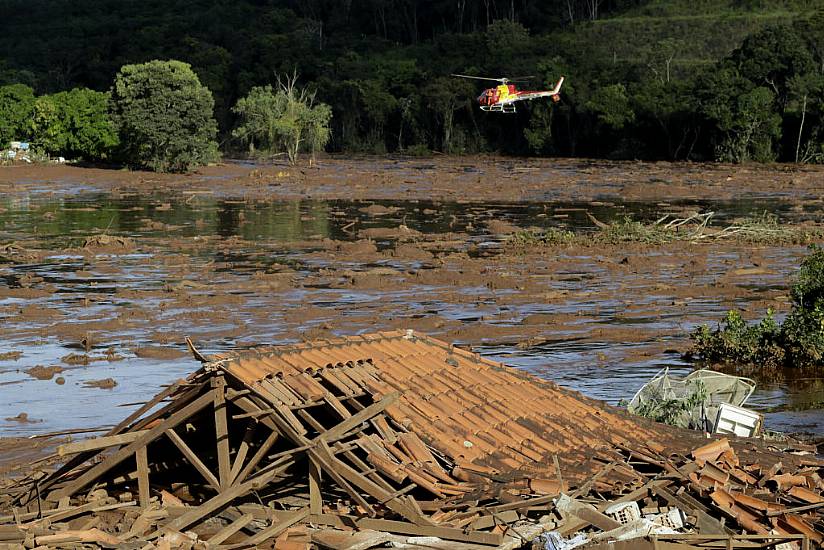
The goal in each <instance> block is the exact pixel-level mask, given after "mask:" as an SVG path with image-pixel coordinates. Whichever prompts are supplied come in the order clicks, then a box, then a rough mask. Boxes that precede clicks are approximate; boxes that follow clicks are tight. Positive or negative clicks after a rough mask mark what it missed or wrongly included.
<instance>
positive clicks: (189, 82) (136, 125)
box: [110, 60, 218, 172]
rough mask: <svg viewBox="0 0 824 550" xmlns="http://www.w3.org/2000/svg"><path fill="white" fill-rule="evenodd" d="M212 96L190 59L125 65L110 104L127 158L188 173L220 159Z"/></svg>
mask: <svg viewBox="0 0 824 550" xmlns="http://www.w3.org/2000/svg"><path fill="white" fill-rule="evenodd" d="M214 106H215V103H214V100H213V99H212V93H211V92H210V91H209V89H208V88H206V87H205V86H203V85H202V84H201V83H200V80H199V79H198V77H197V75H196V74H195V73H194V72H193V71H192V68H191V67H190V66H189V64H188V63H183V62H181V61H158V60H155V61H150V62H148V63H142V64H139V65H124V66H123V67H122V68H121V69H120V71H119V72H118V73H117V76H116V77H115V80H114V85H113V86H112V90H111V99H110V108H111V113H112V119H113V121H114V123H115V126H116V127H117V130H118V134H119V137H120V142H121V146H122V152H123V154H124V158H125V160H126V161H127V162H128V163H130V164H133V165H135V166H140V167H145V168H150V169H152V170H156V171H159V172H167V171H169V172H185V171H189V170H192V169H193V168H196V167H197V166H202V165H204V164H207V163H209V162H211V161H213V160H216V159H217V158H218V152H217V143H216V142H215V137H216V135H217V123H216V122H215V119H214Z"/></svg>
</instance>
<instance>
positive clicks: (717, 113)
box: [698, 64, 781, 162]
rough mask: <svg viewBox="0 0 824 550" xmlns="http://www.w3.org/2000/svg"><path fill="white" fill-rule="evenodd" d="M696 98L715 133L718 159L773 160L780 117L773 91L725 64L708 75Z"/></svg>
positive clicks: (779, 128) (739, 160) (779, 132)
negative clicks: (699, 100) (698, 99)
mask: <svg viewBox="0 0 824 550" xmlns="http://www.w3.org/2000/svg"><path fill="white" fill-rule="evenodd" d="M698 95H699V98H700V99H701V102H700V103H701V112H702V113H703V114H704V116H706V117H707V119H709V121H710V122H711V123H712V125H713V126H714V131H715V133H716V134H717V136H716V144H715V153H716V157H717V159H718V160H722V161H729V162H746V161H748V160H756V161H759V162H766V161H771V160H774V159H775V155H776V153H775V149H774V143H775V142H777V141H778V139H779V138H780V137H781V116H780V115H779V114H778V112H777V109H776V105H775V94H774V93H773V91H772V90H770V89H768V88H766V87H764V86H757V87H756V86H754V85H753V84H752V82H750V81H749V80H748V79H746V78H744V77H742V76H741V75H740V74H739V72H738V70H737V69H736V68H735V67H734V66H732V65H731V64H725V65H723V66H721V67H719V68H716V69H715V70H713V71H711V72H710V73H709V74H708V75H707V77H706V79H705V80H704V81H703V83H702V84H701V86H700V87H699V92H698Z"/></svg>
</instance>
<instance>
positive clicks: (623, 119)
mask: <svg viewBox="0 0 824 550" xmlns="http://www.w3.org/2000/svg"><path fill="white" fill-rule="evenodd" d="M586 107H587V109H588V110H590V111H591V112H593V113H595V115H596V116H597V118H598V122H600V123H601V124H603V125H605V126H607V127H608V128H611V129H613V130H621V129H622V128H623V127H624V126H626V125H627V124H630V123H632V122H633V121H634V120H635V112H634V111H633V110H632V105H630V101H629V97H628V96H627V88H626V86H624V85H623V84H610V85H609V86H604V87H602V88H598V89H597V90H596V91H595V93H594V94H592V98H591V99H590V100H589V101H587V103H586Z"/></svg>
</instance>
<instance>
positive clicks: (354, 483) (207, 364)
mask: <svg viewBox="0 0 824 550" xmlns="http://www.w3.org/2000/svg"><path fill="white" fill-rule="evenodd" d="M200 358H201V360H202V361H203V362H204V364H203V366H202V368H201V369H200V370H198V371H197V372H196V373H194V374H192V375H191V376H190V377H189V378H188V379H186V380H185V381H180V382H178V383H176V384H173V385H172V386H170V387H168V388H166V389H165V390H164V391H163V392H161V393H160V394H159V395H158V396H156V397H155V398H154V399H153V400H151V401H149V402H147V403H146V404H145V405H143V406H142V407H141V408H140V409H138V410H137V411H135V412H134V413H133V414H131V415H130V416H129V417H128V418H126V419H125V420H124V421H123V422H121V423H120V424H119V425H118V426H117V427H115V428H114V429H113V430H111V432H110V433H108V434H107V435H106V436H104V437H101V438H96V439H90V440H86V441H80V442H77V443H71V444H69V445H66V446H64V447H63V448H62V452H63V453H65V454H67V455H68V454H71V455H72V458H71V459H69V460H68V461H67V462H66V463H65V464H64V465H63V466H62V467H60V468H59V469H58V470H57V471H55V472H54V473H52V474H50V475H49V476H47V477H45V478H43V479H40V480H38V481H37V483H36V484H35V486H34V487H28V488H27V489H26V490H25V491H21V492H20V493H19V494H18V495H16V496H15V500H14V505H16V506H27V509H28V510H31V509H32V507H33V505H34V503H35V502H36V503H37V505H38V510H40V511H41V514H42V509H41V508H39V506H40V500H39V499H40V497H41V495H42V496H43V497H44V498H45V501H46V503H53V504H52V506H53V505H54V504H58V507H57V508H55V509H58V508H60V506H61V505H63V508H65V506H66V505H68V504H67V503H68V501H70V500H71V499H72V498H73V497H76V496H78V495H84V494H85V495H90V494H93V493H94V491H95V490H99V489H101V488H103V489H106V490H107V491H113V490H114V491H116V492H119V494H120V495H121V500H122V499H128V498H129V496H130V495H136V499H135V501H136V504H137V506H139V507H140V508H141V509H143V510H148V509H150V507H151V506H152V503H153V502H156V501H158V500H161V501H163V502H164V503H166V504H168V503H170V502H171V503H177V504H179V506H173V508H174V510H175V512H174V513H172V514H171V515H169V516H168V520H167V521H164V522H157V526H156V527H152V528H150V529H146V532H145V533H142V534H141V540H148V541H151V540H155V539H157V538H158V537H162V536H164V534H168V533H174V532H182V531H185V530H187V529H196V528H204V526H205V525H206V523H207V522H208V520H209V518H212V517H214V516H216V515H218V514H221V513H224V512H225V510H226V509H227V507H228V506H229V505H232V506H235V507H237V506H239V505H241V504H242V503H244V502H246V503H250V502H251V503H259V504H264V505H265V508H266V510H267V512H266V513H267V514H269V516H267V517H268V520H269V524H268V527H266V528H264V529H259V530H257V531H256V533H255V534H254V535H253V536H251V537H248V538H247V539H246V540H245V541H244V544H245V545H247V546H254V545H256V544H259V543H262V542H263V541H266V540H270V539H272V538H274V537H276V536H278V535H280V534H281V533H283V532H284V531H285V530H287V529H289V528H290V527H291V526H293V525H295V524H297V523H305V522H311V523H312V524H316V525H331V526H337V527H341V526H347V525H348V526H349V527H353V526H356V527H358V528H359V529H374V530H378V531H386V532H393V533H411V534H417V535H428V536H436V537H440V538H443V539H447V540H452V541H461V542H465V543H473V544H484V545H500V544H503V543H505V541H506V537H505V533H506V529H500V528H497V527H499V526H500V525H507V522H508V521H512V517H514V518H519V517H520V516H518V515H517V514H515V515H514V516H512V514H513V513H514V511H515V510H518V509H519V508H528V507H530V506H536V505H539V504H547V503H549V502H550V500H548V499H547V496H556V495H557V494H558V493H560V492H563V491H566V490H569V489H570V487H578V488H579V491H578V492H579V493H580V492H581V490H582V489H583V488H584V487H585V488H586V490H587V491H589V490H592V489H596V490H599V491H601V492H604V493H609V494H613V495H620V494H624V493H629V492H632V491H633V490H636V489H638V488H641V487H645V486H649V483H650V478H649V477H648V476H647V475H645V473H644V468H643V467H640V468H639V467H637V466H636V467H631V466H629V465H628V463H629V459H628V458H627V456H630V457H635V460H636V462H637V461H638V460H641V464H642V466H643V465H644V464H647V465H650V466H651V467H654V468H658V469H664V470H665V471H666V470H667V469H668V468H669V469H672V468H671V467H669V466H668V465H667V463H666V460H665V459H663V458H661V457H663V456H666V455H667V454H668V453H669V452H670V451H669V450H668V449H675V450H676V451H678V452H681V453H682V455H685V454H686V453H687V452H688V449H690V448H693V447H694V446H695V445H694V443H695V442H696V441H700V439H697V438H700V434H695V433H691V432H685V431H677V433H673V431H672V430H670V429H669V428H667V427H666V426H662V425H658V424H654V423H651V422H646V421H644V420H643V419H637V418H634V417H630V416H628V415H626V414H625V413H623V412H621V411H619V410H617V409H613V408H611V407H608V406H606V405H604V404H602V403H599V402H597V401H594V400H590V399H587V398H583V397H581V396H580V395H578V394H576V393H574V392H571V391H569V390H566V389H563V388H561V387H559V386H557V385H555V384H553V383H551V382H547V381H544V380H540V379H538V378H536V377H534V376H531V375H529V374H526V373H523V372H521V371H518V370H516V369H512V368H508V367H505V366H504V365H502V364H499V363H496V362H493V361H490V360H487V359H484V358H482V357H480V356H479V355H477V354H475V353H471V352H468V351H465V350H462V349H459V348H456V347H454V346H451V345H449V344H446V343H444V342H440V341H438V340H435V339H433V338H429V337H426V336H423V335H420V334H416V333H413V332H412V331H406V332H400V331H398V332H387V333H378V334H373V335H363V336H356V337H347V338H339V339H334V340H324V341H320V342H313V343H306V344H297V345H290V346H283V347H269V348H259V349H256V350H253V351H246V352H240V353H228V354H223V355H217V356H211V357H208V358H206V357H202V356H201V357H200ZM605 465H609V468H605ZM123 495H126V496H123ZM527 497H534V498H531V499H529V500H528V499H527ZM541 499H543V500H541ZM87 500H88V499H87ZM98 504H99V502H98ZM46 505H47V506H48V505H49V504H46ZM109 506H111V504H110V505H109ZM81 508H82V507H81ZM236 509H238V510H243V508H236ZM258 512H260V510H258ZM258 512H256V513H258ZM29 514H35V512H29ZM507 514H509V515H507ZM252 515H254V514H252ZM31 517H32V518H34V517H39V516H37V515H36V514H35V515H31ZM223 518H224V519H227V520H229V521H230V523H229V525H227V526H225V527H224V528H223V529H221V530H220V531H218V532H217V533H214V532H212V533H210V538H209V543H210V545H212V546H214V545H217V544H219V543H221V542H222V541H223V540H226V539H227V538H229V537H231V536H232V535H233V534H235V533H237V532H238V531H240V530H241V529H243V528H244V526H246V525H247V524H248V523H249V522H250V521H251V519H250V517H249V515H248V514H246V515H235V516H231V515H229V516H225V515H224V516H223ZM507 518H509V520H508V519H507ZM146 525H150V524H149V523H147V524H146ZM144 527H145V526H144ZM717 530H718V531H721V532H724V531H723V530H721V529H717Z"/></svg>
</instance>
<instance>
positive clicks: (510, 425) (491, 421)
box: [218, 331, 666, 479]
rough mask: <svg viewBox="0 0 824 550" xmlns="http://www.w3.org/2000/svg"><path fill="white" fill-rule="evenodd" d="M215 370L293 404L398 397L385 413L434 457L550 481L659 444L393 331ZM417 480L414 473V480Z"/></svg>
mask: <svg viewBox="0 0 824 550" xmlns="http://www.w3.org/2000/svg"><path fill="white" fill-rule="evenodd" d="M218 359H219V364H220V367H221V368H222V369H223V370H225V371H226V372H227V373H229V374H230V375H232V376H234V377H236V378H238V379H239V380H241V381H242V382H244V383H246V384H248V385H250V386H255V387H258V388H260V389H261V390H263V391H264V393H265V394H266V395H268V396H271V398H272V399H274V400H275V401H274V402H276V403H277V402H283V403H285V404H286V405H295V404H297V403H299V402H300V401H302V400H303V401H305V400H311V399H318V398H320V397H321V396H322V395H324V394H325V393H326V392H332V393H334V394H336V395H339V396H344V395H352V394H357V393H360V392H362V391H366V392H368V393H370V394H372V395H373V396H376V395H378V394H381V395H383V394H386V393H389V392H392V391H396V390H397V391H400V392H401V398H400V400H399V401H398V402H397V403H396V404H395V405H394V406H391V407H389V408H388V409H387V414H388V415H389V417H390V418H392V419H393V420H394V421H396V422H398V423H399V424H404V423H405V427H406V428H407V429H409V430H411V431H412V432H413V433H414V434H416V435H417V436H419V437H420V438H421V439H422V440H423V441H424V442H426V443H427V444H428V445H430V446H431V447H433V448H435V449H437V450H438V451H439V452H440V453H442V454H444V455H445V456H447V457H448V458H450V459H452V460H453V461H456V462H461V463H462V465H463V466H464V469H465V467H466V466H467V461H468V463H471V464H477V465H478V466H479V467H489V468H493V469H495V470H498V471H502V472H508V473H509V474H510V475H515V473H516V472H530V473H532V474H534V475H537V474H538V473H541V474H542V475H545V476H546V477H547V478H549V479H554V475H555V471H554V461H553V455H557V456H558V457H559V459H560V460H561V462H562V463H563V464H566V465H569V466H572V467H573V470H574V471H573V472H569V471H567V472H565V475H572V476H575V475H576V472H577V474H579V476H585V475H587V474H588V473H590V472H592V471H594V470H595V469H596V468H598V467H600V465H601V463H597V462H592V460H593V459H592V457H593V455H594V454H595V450H596V449H599V448H606V447H610V446H612V445H613V444H615V443H616V442H619V441H620V442H622V443H624V444H627V443H630V444H631V443H635V444H641V445H646V444H647V443H648V442H651V444H655V445H660V442H661V441H663V440H665V439H666V438H665V437H664V435H663V432H662V430H661V428H659V427H657V426H654V425H652V424H650V423H647V422H642V421H639V420H637V419H635V418H630V417H628V416H627V415H625V414H624V413H622V412H619V411H618V410H617V409H612V408H610V407H608V406H606V405H604V404H603V403H600V402H597V401H595V400H591V399H587V398H584V397H582V396H580V395H579V394H577V393H576V392H571V391H569V390H566V389H563V388H561V387H559V386H558V385H556V384H554V383H552V382H548V381H545V380H541V379H539V378H537V377H534V376H531V375H529V374H527V373H524V372H522V371H519V370H517V369H513V368H510V367H506V366H504V365H502V364H499V363H495V362H493V361H490V360H487V359H484V358H482V357H480V356H479V355H478V354H475V353H471V352H468V351H465V350H462V349H459V348H455V347H453V346H450V345H449V344H447V343H445V342H441V341H438V340H435V339H434V338H430V337H427V336H423V335H421V334H417V333H415V334H411V333H405V332H402V331H395V332H383V333H377V334H370V335H361V336H354V337H345V338H338V339H333V340H324V341H320V342H312V343H302V344H295V345H290V346H279V347H267V348H261V349H258V350H255V351H248V352H239V353H237V354H224V355H222V356H220V357H219V358H218ZM418 475H422V474H418Z"/></svg>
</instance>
